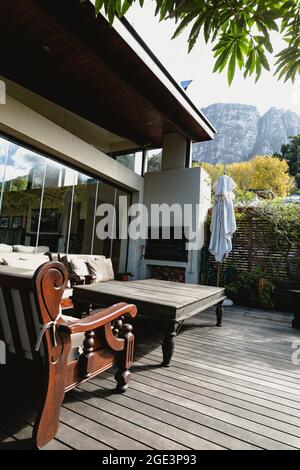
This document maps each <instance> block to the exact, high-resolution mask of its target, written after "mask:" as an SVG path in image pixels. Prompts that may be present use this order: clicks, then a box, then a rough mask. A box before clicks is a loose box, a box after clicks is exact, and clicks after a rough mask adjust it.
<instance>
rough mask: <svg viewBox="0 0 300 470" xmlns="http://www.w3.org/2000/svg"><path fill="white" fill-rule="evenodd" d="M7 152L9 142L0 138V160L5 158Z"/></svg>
mask: <svg viewBox="0 0 300 470" xmlns="http://www.w3.org/2000/svg"><path fill="white" fill-rule="evenodd" d="M6 150H7V140H4V139H2V138H1V137H0V158H2V157H5V155H6Z"/></svg>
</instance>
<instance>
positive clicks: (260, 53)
mask: <svg viewBox="0 0 300 470" xmlns="http://www.w3.org/2000/svg"><path fill="white" fill-rule="evenodd" d="M258 57H259V60H260V62H261V65H262V66H263V67H264V68H265V69H266V70H268V72H270V66H269V62H268V60H267V58H266V56H265V54H264V53H263V51H261V50H259V49H258Z"/></svg>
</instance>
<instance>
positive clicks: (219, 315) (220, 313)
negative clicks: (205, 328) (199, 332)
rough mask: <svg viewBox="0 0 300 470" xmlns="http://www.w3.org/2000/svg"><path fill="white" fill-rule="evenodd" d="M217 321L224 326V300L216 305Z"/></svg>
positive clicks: (218, 324) (217, 324)
mask: <svg viewBox="0 0 300 470" xmlns="http://www.w3.org/2000/svg"><path fill="white" fill-rule="evenodd" d="M216 315H217V323H216V326H222V317H223V300H222V302H220V303H218V305H217V307H216Z"/></svg>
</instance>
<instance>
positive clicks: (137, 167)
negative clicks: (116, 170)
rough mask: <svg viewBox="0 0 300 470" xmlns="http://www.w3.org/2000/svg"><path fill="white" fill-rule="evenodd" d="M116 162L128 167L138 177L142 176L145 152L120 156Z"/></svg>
mask: <svg viewBox="0 0 300 470" xmlns="http://www.w3.org/2000/svg"><path fill="white" fill-rule="evenodd" d="M116 161H117V162H119V163H121V165H124V166H126V167H127V168H129V169H130V170H132V171H134V172H135V173H137V174H138V175H141V174H142V164H143V152H135V153H128V154H126V155H118V156H117V157H116Z"/></svg>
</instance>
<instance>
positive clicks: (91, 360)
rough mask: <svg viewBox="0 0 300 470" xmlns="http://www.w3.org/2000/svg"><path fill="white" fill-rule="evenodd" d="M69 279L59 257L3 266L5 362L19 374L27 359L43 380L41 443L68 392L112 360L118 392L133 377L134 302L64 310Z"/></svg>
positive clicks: (37, 439) (0, 296) (0, 330)
mask: <svg viewBox="0 0 300 470" xmlns="http://www.w3.org/2000/svg"><path fill="white" fill-rule="evenodd" d="M67 280H68V275H67V271H66V268H65V267H64V266H63V264H61V263H59V262H49V263H46V264H44V265H42V266H40V267H39V268H38V269H37V271H36V272H34V273H33V272H32V271H29V270H26V269H15V268H13V269H12V268H9V267H3V268H2V269H1V270H0V339H1V340H2V341H4V342H5V344H6V348H7V365H5V366H1V367H3V368H4V369H5V371H7V370H10V368H11V369H12V372H13V374H18V370H19V369H20V368H22V369H21V370H23V368H24V367H25V366H27V365H29V367H30V370H32V369H34V371H35V370H36V372H34V373H35V377H36V380H35V383H36V385H37V386H38V385H39V384H43V391H42V392H41V396H40V406H39V411H38V414H37V417H36V420H35V424H34V429H33V440H34V443H35V445H36V446H37V447H38V448H40V447H43V446H44V445H45V444H46V443H47V442H49V441H50V440H52V439H53V438H54V436H55V435H56V433H57V430H58V425H59V415H60V408H61V404H62V401H63V399H64V395H65V392H67V391H69V390H71V389H73V388H74V387H76V386H77V385H79V384H80V383H82V382H85V381H87V380H89V379H90V378H92V377H94V376H96V375H98V374H99V373H101V372H103V371H105V370H107V369H109V368H110V367H112V366H113V365H117V367H118V370H117V373H116V375H115V379H116V381H117V391H118V392H124V391H125V390H126V389H127V387H128V381H129V379H130V372H129V368H130V366H131V364H132V360H133V349H134V336H133V334H132V332H131V331H132V326H131V325H129V324H126V323H124V316H125V315H129V316H130V317H132V318H133V317H135V315H136V312H137V310H136V307H135V306H134V305H128V304H126V303H118V304H115V305H112V306H111V307H109V308H106V309H104V310H103V309H102V310H101V311H91V312H89V313H90V315H89V316H88V317H87V318H84V319H81V320H78V319H77V318H72V317H65V316H62V315H61V309H60V303H61V300H62V295H63V292H64V289H65V287H66V285H67ZM6 368H8V369H6ZM5 371H4V370H3V374H4V373H5ZM0 373H1V369H0ZM21 394H22V391H21V390H20V395H21Z"/></svg>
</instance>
